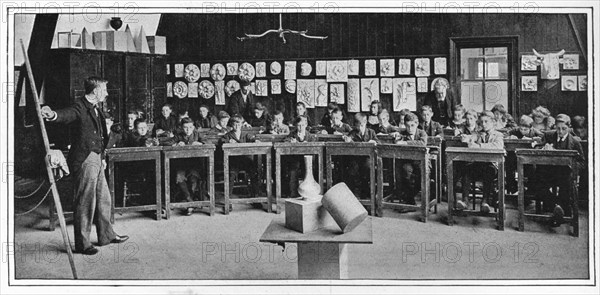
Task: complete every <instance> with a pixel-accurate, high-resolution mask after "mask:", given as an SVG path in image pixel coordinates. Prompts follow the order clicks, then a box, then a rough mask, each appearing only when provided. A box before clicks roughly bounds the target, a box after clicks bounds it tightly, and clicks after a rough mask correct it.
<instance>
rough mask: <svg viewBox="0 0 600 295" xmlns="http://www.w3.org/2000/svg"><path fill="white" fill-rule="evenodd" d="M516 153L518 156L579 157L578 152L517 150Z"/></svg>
mask: <svg viewBox="0 0 600 295" xmlns="http://www.w3.org/2000/svg"><path fill="white" fill-rule="evenodd" d="M515 152H516V154H517V155H518V156H533V157H577V151H573V150H540V149H516V151H515Z"/></svg>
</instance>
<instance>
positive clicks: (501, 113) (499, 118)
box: [492, 103, 517, 131]
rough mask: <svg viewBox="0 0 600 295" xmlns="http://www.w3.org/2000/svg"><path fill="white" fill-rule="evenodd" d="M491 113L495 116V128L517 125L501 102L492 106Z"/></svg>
mask: <svg viewBox="0 0 600 295" xmlns="http://www.w3.org/2000/svg"><path fill="white" fill-rule="evenodd" d="M492 113H494V116H495V117H496V130H497V131H499V130H500V129H505V128H509V129H510V128H514V127H517V123H516V122H515V119H514V118H513V117H512V116H511V115H510V114H509V113H508V111H507V110H506V108H505V107H504V105H503V104H501V103H499V104H496V105H494V106H493V107H492Z"/></svg>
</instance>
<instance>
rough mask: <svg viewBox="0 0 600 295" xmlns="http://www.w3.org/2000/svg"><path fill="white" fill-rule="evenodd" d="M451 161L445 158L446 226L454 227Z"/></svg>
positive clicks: (452, 170)
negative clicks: (446, 181) (446, 177)
mask: <svg viewBox="0 0 600 295" xmlns="http://www.w3.org/2000/svg"><path fill="white" fill-rule="evenodd" d="M453 168H454V167H453V165H452V159H449V158H446V173H447V174H448V225H454V219H453V218H452V210H454V169H453Z"/></svg>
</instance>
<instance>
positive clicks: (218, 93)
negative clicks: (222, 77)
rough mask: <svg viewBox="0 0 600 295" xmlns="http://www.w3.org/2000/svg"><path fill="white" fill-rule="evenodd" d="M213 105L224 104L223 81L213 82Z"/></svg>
mask: <svg viewBox="0 0 600 295" xmlns="http://www.w3.org/2000/svg"><path fill="white" fill-rule="evenodd" d="M215 105H218V106H220V105H225V81H216V82H215Z"/></svg>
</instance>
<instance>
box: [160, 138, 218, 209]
mask: <svg viewBox="0 0 600 295" xmlns="http://www.w3.org/2000/svg"><path fill="white" fill-rule="evenodd" d="M215 149H216V147H215V145H214V144H203V145H186V146H173V147H163V151H162V152H163V167H164V169H165V173H164V183H165V208H166V209H167V210H166V211H167V212H166V215H167V216H166V217H167V219H169V218H170V217H171V209H173V208H188V207H194V206H207V207H209V214H210V216H213V215H214V213H215ZM189 158H206V159H208V165H207V166H206V167H205V169H206V175H207V176H208V179H207V181H208V182H207V185H208V195H209V200H208V201H194V202H178V203H171V173H170V172H171V159H189ZM200 167H201V166H200ZM200 167H199V168H200Z"/></svg>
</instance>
